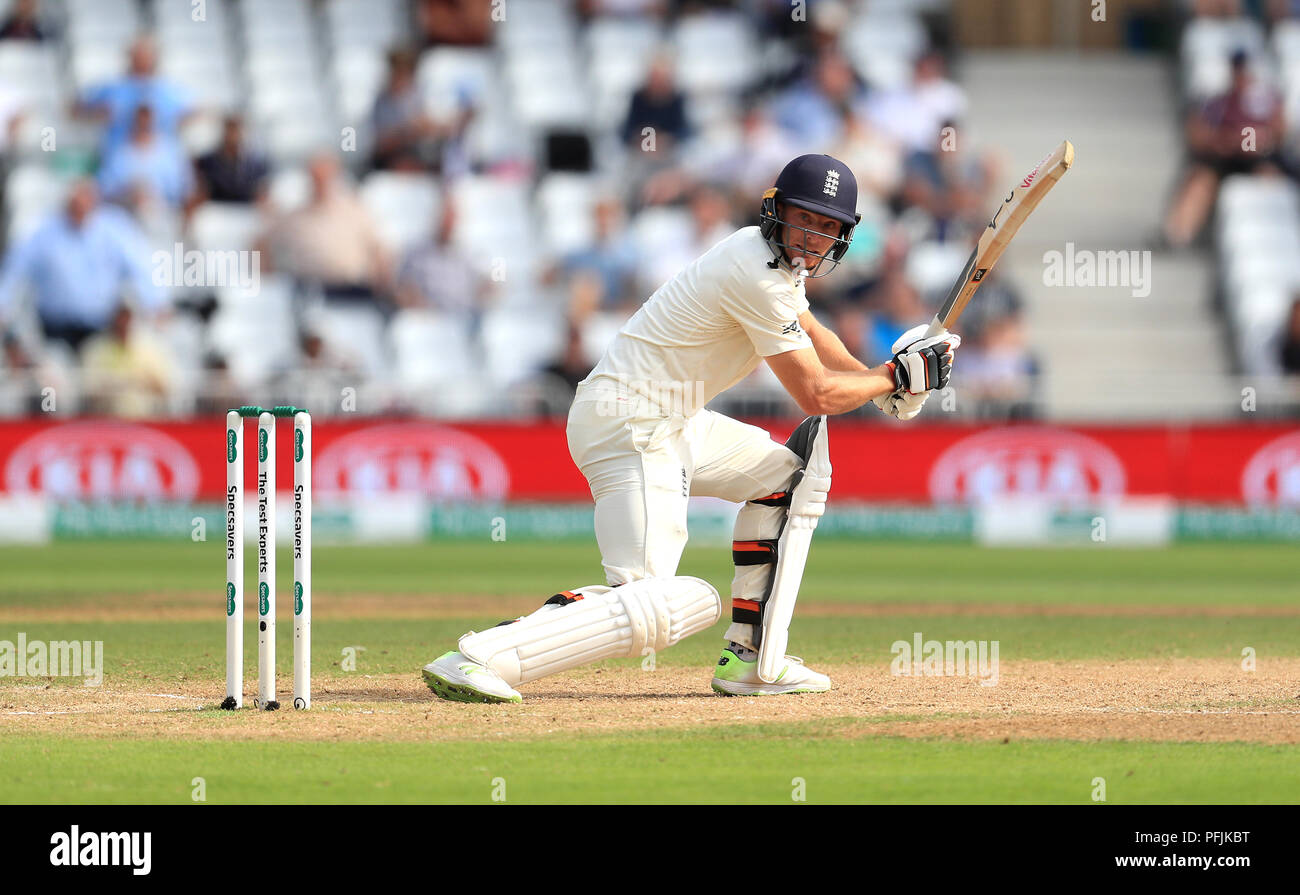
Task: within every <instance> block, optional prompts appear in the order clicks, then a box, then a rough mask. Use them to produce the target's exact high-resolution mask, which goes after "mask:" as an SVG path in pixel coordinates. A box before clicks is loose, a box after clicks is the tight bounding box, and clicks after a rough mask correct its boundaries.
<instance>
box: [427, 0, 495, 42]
mask: <svg viewBox="0 0 1300 895" xmlns="http://www.w3.org/2000/svg"><path fill="white" fill-rule="evenodd" d="M492 9H493V0H419V2H418V3H417V4H416V7H415V20H416V27H418V28H419V29H420V33H421V34H422V35H423V36H424V41H425V45H426V46H431V47H432V46H438V45H439V44H449V45H451V46H457V47H483V46H487V45H488V44H489V43H491V41H492Z"/></svg>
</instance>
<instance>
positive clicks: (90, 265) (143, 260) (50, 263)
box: [0, 180, 166, 349]
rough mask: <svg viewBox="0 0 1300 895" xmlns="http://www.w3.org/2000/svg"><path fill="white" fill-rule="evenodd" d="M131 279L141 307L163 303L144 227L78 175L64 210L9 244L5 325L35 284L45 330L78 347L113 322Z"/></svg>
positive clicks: (0, 291) (1, 311)
mask: <svg viewBox="0 0 1300 895" xmlns="http://www.w3.org/2000/svg"><path fill="white" fill-rule="evenodd" d="M124 285H128V286H129V287H130V290H131V292H132V294H133V295H134V297H135V300H136V302H137V303H138V305H139V306H140V307H141V309H143V310H145V311H147V312H155V311H159V310H161V309H162V308H163V306H164V303H165V301H166V296H165V294H164V293H163V292H162V291H161V290H160V289H159V288H158V287H157V286H155V285H154V282H153V278H152V276H151V270H150V256H149V247H148V244H147V242H146V241H145V239H144V236H143V234H142V233H141V231H140V229H139V227H138V226H137V225H136V224H135V222H134V221H132V219H131V217H130V215H128V214H127V213H126V212H124V211H123V210H122V209H120V208H116V207H114V206H111V205H100V204H99V194H98V191H97V189H96V188H95V184H94V182H93V181H89V180H83V181H79V182H78V183H76V184H74V185H73V187H72V189H71V191H70V193H69V196H68V199H67V203H66V206H65V208H64V209H63V210H62V211H60V212H58V213H57V214H55V215H54V216H53V217H51V218H50V219H49V220H48V221H46V222H45V223H43V224H42V225H40V226H39V227H37V229H36V231H35V232H33V233H32V234H31V235H30V236H29V237H27V239H25V240H24V241H22V242H20V243H18V244H16V245H14V246H13V247H11V249H10V250H9V254H8V256H7V257H6V259H5V263H4V267H3V268H2V269H0V325H3V321H4V319H5V317H6V316H7V314H8V313H12V311H11V310H10V309H11V307H12V306H13V303H14V300H15V298H17V296H18V293H19V291H20V289H21V288H22V287H23V286H28V287H30V289H31V290H32V291H33V293H34V297H35V307H36V314H37V316H38V317H39V318H40V321H41V325H42V327H43V328H44V330H45V335H46V337H47V338H51V339H59V340H61V341H63V342H66V343H67V344H68V345H70V346H71V347H72V348H73V349H77V348H79V347H80V346H81V344H82V343H83V342H84V341H85V340H86V339H87V338H89V337H90V336H92V335H94V334H95V333H97V332H100V331H101V330H103V329H104V328H105V327H106V326H107V325H108V323H109V321H110V320H111V319H112V316H113V313H114V311H115V310H116V308H117V306H118V304H119V303H120V302H121V299H122V288H123V286H124Z"/></svg>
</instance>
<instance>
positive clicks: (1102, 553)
mask: <svg viewBox="0 0 1300 895" xmlns="http://www.w3.org/2000/svg"><path fill="white" fill-rule="evenodd" d="M222 549H223V544H222V542H220V541H212V540H210V541H208V542H206V543H197V544H196V543H193V542H191V541H189V540H188V539H187V540H184V541H179V542H163V541H122V542H118V541H107V542H106V541H88V542H66V543H61V544H56V545H51V546H42V547H0V568H3V569H4V576H3V579H0V609H3V608H6V607H13V606H21V605H24V604H30V603H32V602H34V601H37V600H39V602H40V604H41V605H51V603H52V602H54V601H57V602H59V603H66V604H68V605H75V604H76V603H78V602H83V601H95V600H97V599H99V598H100V597H101V596H102V595H103V594H127V593H131V592H135V591H148V592H195V591H204V590H212V589H216V590H217V591H218V592H220V590H221V586H222V584H221V582H222V576H223V575H224V574H225V566H224V562H225V560H224V554H223V552H222ZM1296 556H1297V548H1296V546H1295V545H1291V544H1257V545H1243V544H1211V543H1206V544H1181V545H1176V546H1171V547H1167V548H1162V549H1137V548H1113V547H1105V546H1091V547H1072V548H1060V549H1014V548H984V547H976V546H973V545H968V544H951V543H941V544H918V543H905V542H874V543H859V542H854V541H847V540H833V539H825V540H820V541H817V542H815V543H814V545H813V550H812V555H811V558H810V560H809V566H808V573H807V576H806V577H805V579H804V589H803V592H804V593H805V594H807V595H809V596H811V597H814V598H816V599H818V600H827V601H837V602H846V603H853V602H894V603H898V602H919V603H935V602H938V603H948V602H959V603H1007V604H1016V605H1046V606H1052V605H1079V606H1125V605H1159V606H1295V605H1297V603H1298V602H1300V576H1298V575H1297V574H1296V569H1297V562H1296ZM246 557H247V562H248V566H249V569H250V570H251V569H252V568H253V562H254V552H253V551H252V550H247V551H246ZM288 557H289V554H288V551H287V550H286V549H282V550H281V552H280V563H279V568H280V571H281V573H282V578H283V580H284V581H286V582H287V581H288V580H289V575H290V570H291V569H292V565H291V563H290V562H289V559H288ZM313 570H314V574H315V581H316V589H317V590H318V591H320V592H321V593H322V594H328V593H329V592H331V591H333V592H337V593H348V592H360V593H442V594H456V593H461V594H489V595H490V594H534V593H536V594H549V593H550V592H551V591H553V590H554V589H556V588H563V587H569V586H574V585H576V584H582V583H592V584H594V583H597V582H599V581H601V580H603V577H604V576H603V574H602V572H601V569H600V556H599V554H598V553H597V552H596V548H595V546H594V544H588V543H585V542H571V541H567V542H559V543H554V544H543V543H537V542H520V543H512V542H508V541H507V542H500V543H494V542H491V541H487V540H486V539H485V540H482V541H444V542H441V543H430V544H419V545H403V546H390V547H354V546H329V545H318V546H317V547H316V549H315V551H314V554H313ZM679 572H680V574H683V575H698V576H700V577H703V578H706V579H708V580H710V581H712V582H714V583H716V584H718V585H719V586H725V584H726V582H727V581H729V580H730V578H731V554H730V553H729V551H728V550H727V549H725V548H722V547H716V546H708V547H703V546H701V547H691V546H688V547H687V550H686V554H685V556H684V558H683V560H682V565H681V568H680V570H679ZM926 574H930V575H933V576H935V578H934V579H933V580H932V582H931V583H929V585H928V586H924V587H921V586H918V583H919V582H920V581H921V580H923V578H922V576H924V575H926Z"/></svg>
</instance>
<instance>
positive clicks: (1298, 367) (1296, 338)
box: [1282, 299, 1300, 373]
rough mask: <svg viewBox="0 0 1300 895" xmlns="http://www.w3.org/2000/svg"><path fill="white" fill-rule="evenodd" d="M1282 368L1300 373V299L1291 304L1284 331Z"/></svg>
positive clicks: (1288, 371) (1289, 371)
mask: <svg viewBox="0 0 1300 895" xmlns="http://www.w3.org/2000/svg"><path fill="white" fill-rule="evenodd" d="M1282 369H1283V371H1285V372H1287V373H1300V299H1296V301H1295V302H1294V303H1293V304H1292V305H1291V314H1290V316H1289V317H1288V318H1287V323H1286V329H1285V330H1284V331H1283V333H1282Z"/></svg>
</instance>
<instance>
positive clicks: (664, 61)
mask: <svg viewBox="0 0 1300 895" xmlns="http://www.w3.org/2000/svg"><path fill="white" fill-rule="evenodd" d="M646 128H652V129H653V136H654V142H653V146H654V151H655V152H656V153H660V152H662V153H665V154H667V155H672V154H674V152H675V150H676V148H677V145H678V144H680V143H681V142H683V141H684V140H687V139H689V138H690V136H691V125H690V121H689V120H688V119H687V117H686V94H685V93H683V92H682V91H680V90H678V89H677V84H676V82H675V80H674V77H673V64H672V60H671V59H670V58H669V57H667V56H665V55H659V56H656V57H655V58H654V59H653V60H652V61H651V63H650V70H649V72H647V74H646V80H645V83H644V84H643V85H641V87H639V88H637V90H636V92H635V93H633V94H632V99H631V101H630V102H629V104H628V110H627V115H626V116H625V117H624V119H623V127H622V130H621V136H622V138H623V144H624V145H625V146H627V147H628V148H629V149H631V150H632V151H633V152H641V151H644V150H643V146H646V145H647V144H646V142H645V141H646V140H647V139H648V138H647V135H646V133H645V129H646Z"/></svg>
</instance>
